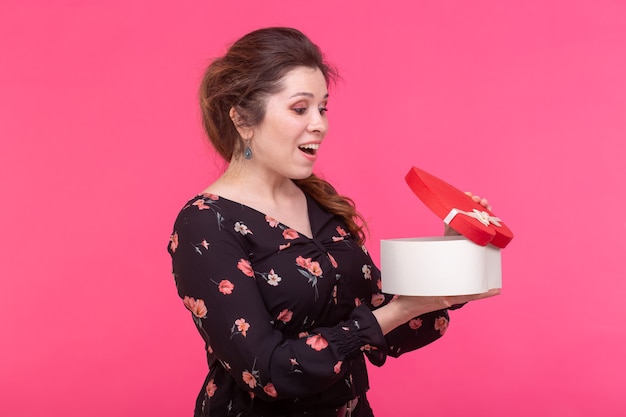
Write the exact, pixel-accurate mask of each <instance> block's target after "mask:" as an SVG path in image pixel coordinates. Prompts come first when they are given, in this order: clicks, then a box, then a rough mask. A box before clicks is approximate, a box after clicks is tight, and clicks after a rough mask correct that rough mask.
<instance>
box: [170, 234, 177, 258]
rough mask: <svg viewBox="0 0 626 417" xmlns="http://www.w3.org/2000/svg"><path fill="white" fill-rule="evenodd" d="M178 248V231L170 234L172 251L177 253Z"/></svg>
mask: <svg viewBox="0 0 626 417" xmlns="http://www.w3.org/2000/svg"><path fill="white" fill-rule="evenodd" d="M177 248H178V233H176V232H174V233H172V235H171V236H170V251H171V252H172V253H175V252H176V249H177Z"/></svg>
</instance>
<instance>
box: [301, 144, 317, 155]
mask: <svg viewBox="0 0 626 417" xmlns="http://www.w3.org/2000/svg"><path fill="white" fill-rule="evenodd" d="M298 148H299V149H300V150H301V151H302V152H304V153H308V154H309V155H315V154H316V153H317V150H318V149H319V148H320V144H319V143H307V144H306V145H302V146H298Z"/></svg>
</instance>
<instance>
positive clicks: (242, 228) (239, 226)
mask: <svg viewBox="0 0 626 417" xmlns="http://www.w3.org/2000/svg"><path fill="white" fill-rule="evenodd" d="M235 232H239V233H241V235H242V236H245V235H252V234H253V233H252V230H250V229H248V226H246V225H245V224H243V222H236V223H235Z"/></svg>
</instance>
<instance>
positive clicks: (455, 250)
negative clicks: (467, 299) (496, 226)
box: [380, 236, 502, 296]
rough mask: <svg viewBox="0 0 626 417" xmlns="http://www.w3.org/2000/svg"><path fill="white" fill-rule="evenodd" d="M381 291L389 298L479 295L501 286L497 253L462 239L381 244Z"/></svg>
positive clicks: (405, 240) (499, 259)
mask: <svg viewBox="0 0 626 417" xmlns="http://www.w3.org/2000/svg"><path fill="white" fill-rule="evenodd" d="M380 262H381V270H382V289H383V292H385V293H388V294H399V295H421V296H446V295H466V294H479V293H483V292H486V291H487V290H489V289H491V288H501V286H502V260H501V253H500V249H499V248H497V247H495V246H493V245H487V246H481V245H477V244H476V243H473V242H471V241H469V240H468V239H466V238H465V237H463V236H441V237H420V238H404V239H384V240H381V251H380Z"/></svg>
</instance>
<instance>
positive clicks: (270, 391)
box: [263, 382, 278, 398]
mask: <svg viewBox="0 0 626 417" xmlns="http://www.w3.org/2000/svg"><path fill="white" fill-rule="evenodd" d="M263 392H265V393H266V394H267V395H269V396H270V397H272V398H276V397H278V393H277V392H276V388H275V387H274V384H272V383H271V382H268V383H267V384H265V385H264V386H263Z"/></svg>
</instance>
